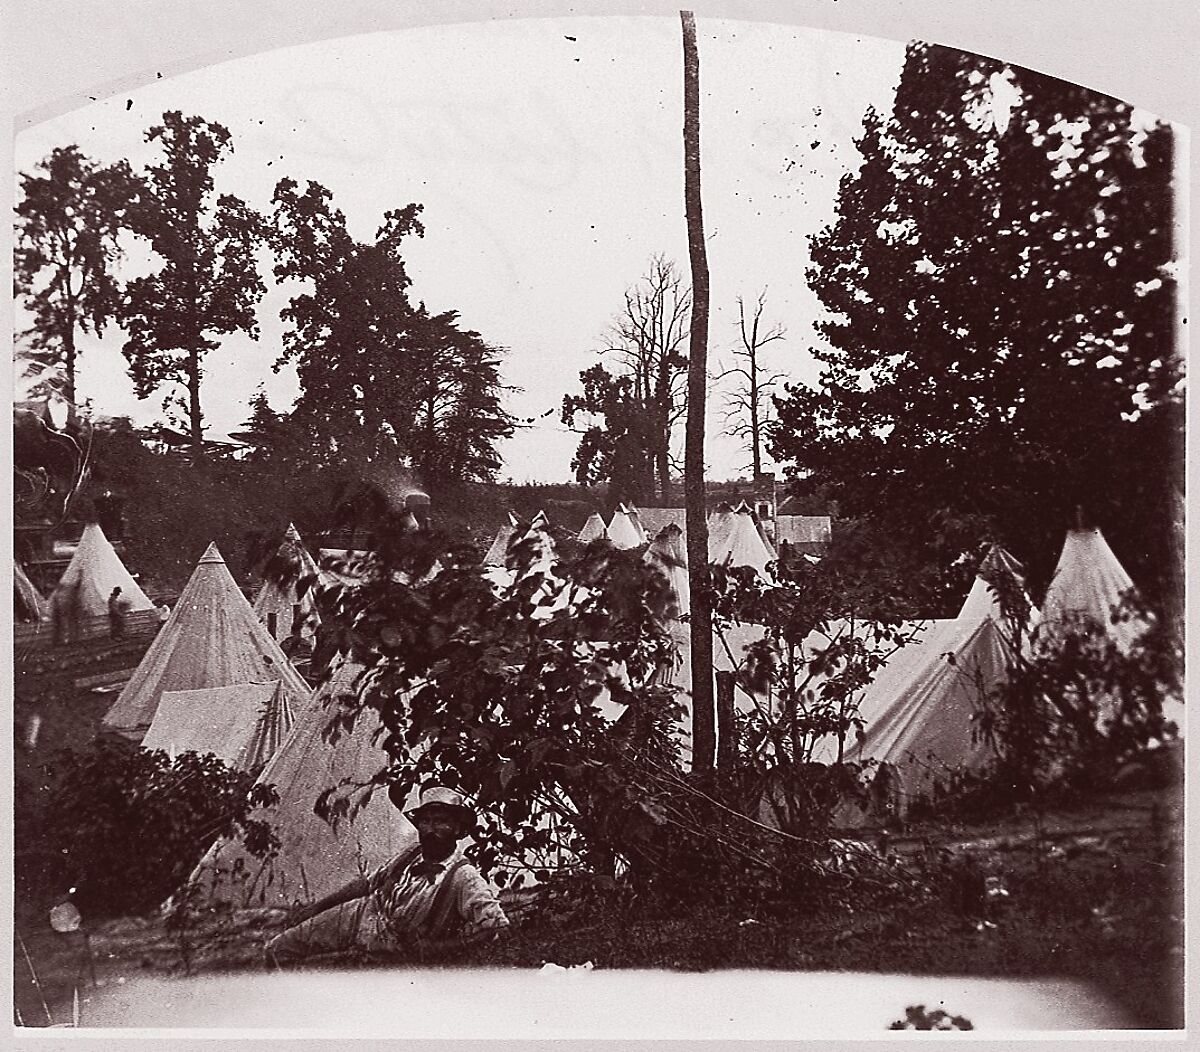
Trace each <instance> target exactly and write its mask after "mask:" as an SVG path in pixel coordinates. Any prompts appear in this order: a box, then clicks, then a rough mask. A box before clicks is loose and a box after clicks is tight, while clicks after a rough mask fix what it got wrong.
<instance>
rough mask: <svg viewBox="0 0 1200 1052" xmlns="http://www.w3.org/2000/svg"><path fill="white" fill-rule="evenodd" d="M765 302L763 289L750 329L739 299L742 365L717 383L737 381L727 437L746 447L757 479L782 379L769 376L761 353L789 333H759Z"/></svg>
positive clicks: (773, 329)
mask: <svg viewBox="0 0 1200 1052" xmlns="http://www.w3.org/2000/svg"><path fill="white" fill-rule="evenodd" d="M766 300H767V292H766V290H765V289H764V290H763V291H762V292H760V293H759V294H758V300H757V302H756V303H755V305H754V316H753V317H752V318H751V319H750V322H749V327H747V322H746V304H745V301H744V300H743V299H742V297H741V296H739V297H738V299H737V305H738V335H739V336H740V337H741V341H742V345H741V347H740V348H735V349H734V351H733V357H734V359H735V361H737V362H739V363H740V364H737V365H734V366H731V367H730V368H728V369H726V370H724V371H723V372H722V373H721V374H720V375H719V376H718V377H717V379H718V380H721V379H723V378H724V377H726V376H734V377H737V378H738V381H739V382H738V385H737V387H736V388H735V389H734V390H733V391H732V392H731V393H730V394H729V395H728V396H727V398H726V405H725V420H726V423H727V425H728V427H727V430H726V434H729V435H732V436H733V437H735V438H740V439H742V440H743V441H744V442H745V443H746V448H747V449H748V450H749V453H750V464H751V467H752V469H753V471H754V477H755V478H758V476H759V475H761V474H762V448H763V440H764V438H765V437H766V425H767V420H768V413H769V412H770V405H769V403H768V402H767V395H768V394H770V392H771V389H772V388H773V387H774V386H775V384H776V383H777V382H778V381H780V380H781V379H783V374H782V373H767V372H766V371H765V370H764V369H763V367H762V359H761V356H760V354H759V352H760V351H761V350H762V348H763V347H765V346H766V345H767V344H768V343H774V342H775V341H776V340H782V339H783V338H784V337H785V336H786V335H787V330H786V329H784V327H783V326H782V325H778V324H776V325H772V326H770V327H769V328H766V329H762V330H761V331H760V326H761V324H762V314H763V309H764V307H765V305H766Z"/></svg>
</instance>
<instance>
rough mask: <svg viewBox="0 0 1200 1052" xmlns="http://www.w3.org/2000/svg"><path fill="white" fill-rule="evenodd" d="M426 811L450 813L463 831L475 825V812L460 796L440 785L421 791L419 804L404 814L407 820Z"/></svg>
mask: <svg viewBox="0 0 1200 1052" xmlns="http://www.w3.org/2000/svg"><path fill="white" fill-rule="evenodd" d="M426 809H433V810H446V811H450V812H452V813H453V814H454V815H455V816H456V817H457V818H458V819H459V821H460V822H461V823H462V825H463V828H465V829H470V828H471V827H472V826H473V825H474V824H475V812H473V811H472V810H471V809H470V808H469V807H468V806H467V804H466V801H465V800H464V799H463V796H462V794H461V793H456V792H455V791H454V790H453V789H447V788H446V787H445V786H442V785H430V786H427V787H426V788H424V789H422V790H421V802H420V803H419V804H418V805H417V806H416V807H414V808H412V810H410V811H406V812H405V814H406V815H408V817H409V818H415V817H416V816H417V815H419V814H420V813H421V812H422V811H425V810H426Z"/></svg>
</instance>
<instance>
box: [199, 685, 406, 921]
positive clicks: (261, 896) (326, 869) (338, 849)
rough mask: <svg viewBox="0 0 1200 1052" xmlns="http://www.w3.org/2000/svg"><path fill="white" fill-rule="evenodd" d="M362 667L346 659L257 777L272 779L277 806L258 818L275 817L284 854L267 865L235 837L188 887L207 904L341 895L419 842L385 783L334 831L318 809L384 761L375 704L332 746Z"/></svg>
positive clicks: (212, 853)
mask: <svg viewBox="0 0 1200 1052" xmlns="http://www.w3.org/2000/svg"><path fill="white" fill-rule="evenodd" d="M360 672H361V668H360V667H359V666H357V665H354V664H352V663H350V662H345V663H343V664H341V665H340V666H339V667H338V668H337V669H336V670H335V671H334V672H333V673H332V675H331V676H330V678H329V680H328V681H327V682H326V683H325V684H323V685H322V686H321V687H320V689H319V690H318V691H317V694H316V697H315V698H314V700H313V702H312V704H311V705H310V706H309V707H308V708H307V709H306V710H305V711H304V712H303V713H301V714H300V716H299V717H298V718H297V721H296V724H295V726H294V727H293V728H292V733H291V734H290V735H289V736H288V738H287V740H286V741H285V742H284V743H283V745H282V746H281V747H280V748H279V750H278V751H277V752H276V754H275V756H274V758H273V759H272V760H271V762H270V763H268V764H267V766H266V767H265V768H263V770H262V773H261V774H260V775H259V776H258V783H259V784H260V785H273V786H274V787H275V790H276V792H277V793H278V794H279V803H278V804H276V805H275V806H273V807H270V808H259V809H258V810H256V811H255V813H254V814H253V815H252V817H253V818H255V819H258V820H262V821H265V822H268V823H269V824H270V825H271V826H272V828H273V831H274V833H275V835H276V836H277V837H278V838H279V842H280V844H279V850H278V853H277V854H276V855H275V857H274V858H272V859H271V860H270V861H268V862H266V863H265V864H264V862H263V861H261V860H260V859H257V858H255V857H254V856H252V855H251V854H250V853H249V852H247V851H246V849H245V848H244V847H243V846H242V844H241V843H240V842H239V841H237V840H221V841H218V842H217V843H216V844H214V845H213V846H212V848H210V849H209V851H208V853H207V854H206V855H205V856H204V858H203V859H202V860H201V862H200V864H199V865H198V866H197V867H196V869H195V871H194V872H193V873H192V875H191V877H190V878H189V881H188V883H189V884H190V885H191V886H192V887H193V888H194V889H195V892H196V894H197V897H198V899H199V901H200V902H202V903H204V902H207V903H209V904H217V903H229V904H232V905H234V906H290V905H291V904H292V903H295V902H311V901H312V900H314V899H317V898H320V897H321V896H324V895H328V894H329V893H330V892H332V891H336V890H337V889H338V888H340V887H342V886H343V885H345V884H346V883H348V882H349V881H351V880H353V879H354V878H355V877H356V876H358V875H359V874H360V873H369V872H371V871H372V870H374V869H376V868H377V867H378V866H381V865H383V863H385V862H387V861H389V860H391V859H393V858H395V857H396V855H398V854H399V853H400V852H401V851H403V850H405V849H407V848H408V847H409V845H411V844H412V842H413V840H414V838H415V836H416V830H415V829H414V828H413V826H412V824H411V823H410V822H409V821H408V820H407V819H406V818H404V817H403V816H402V815H401V814H399V813H398V812H397V810H396V809H395V808H394V807H393V806H392V805H391V802H390V801H389V800H388V795H387V793H386V792H385V791H383V790H382V789H378V790H376V791H375V792H374V793H373V794H372V795H371V798H370V800H369V802H368V803H367V804H366V806H364V807H363V808H362V810H361V811H359V813H358V814H357V815H356V816H355V817H354V819H353V820H350V819H349V818H343V819H341V820H340V821H339V822H338V824H337V826H336V827H334V826H332V825H330V824H329V823H328V822H326V821H325V820H324V819H322V818H321V817H319V816H318V815H317V814H315V813H314V811H313V807H314V805H315V804H316V802H317V799H318V797H320V795H321V794H322V793H323V792H324V791H325V790H326V789H330V788H332V787H335V786H339V785H341V784H342V783H343V781H348V782H349V783H359V784H364V783H366V782H368V781H370V779H371V778H373V777H374V775H376V774H377V773H378V772H379V771H381V770H382V769H383V768H384V767H386V766H387V762H388V757H387V754H386V753H385V752H384V751H383V749H382V748H381V747H380V744H379V741H380V739H379V732H380V724H379V719H378V716H377V714H376V713H375V712H374V711H373V710H367V711H365V712H363V713H362V714H361V715H360V716H359V717H358V719H356V720H355V724H354V728H353V730H351V731H350V732H349V733H348V734H347V733H343V734H342V735H341V737H339V738H337V740H336V741H334V742H333V743H330V742H328V741H326V739H325V736H324V734H325V731H326V728H327V727H328V726H329V724H330V721H331V719H332V717H333V716H334V715H335V714H336V712H337V709H338V704H339V703H338V699H339V698H340V697H342V696H344V695H348V694H353V693H354V690H355V679H356V677H357V676H358V675H359V673H360Z"/></svg>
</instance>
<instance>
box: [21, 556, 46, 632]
mask: <svg viewBox="0 0 1200 1052" xmlns="http://www.w3.org/2000/svg"><path fill="white" fill-rule="evenodd" d="M49 616H50V605H49V604H48V603H47V602H46V599H45V597H44V596H43V595H42V593H41V592H39V591H38V590H37V588H36V587H34V584H33V582H32V581H31V580H30V579H29V578H28V577H27V576H26V574H25V571H24V570H22V569H21V564H20V563H18V562H14V563H13V617H14V618H15V619H16V620H17V621H45V620H46V619H47V618H48V617H49Z"/></svg>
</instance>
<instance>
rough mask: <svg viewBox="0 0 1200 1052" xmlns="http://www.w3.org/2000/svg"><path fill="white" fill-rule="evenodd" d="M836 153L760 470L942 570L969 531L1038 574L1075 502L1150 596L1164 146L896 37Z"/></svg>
mask: <svg viewBox="0 0 1200 1052" xmlns="http://www.w3.org/2000/svg"><path fill="white" fill-rule="evenodd" d="M858 148H859V152H860V153H861V154H862V157H863V163H862V165H861V167H860V168H859V169H858V170H857V171H856V172H855V173H854V174H849V175H847V176H846V177H845V178H844V179H843V181H842V185H841V189H840V192H839V202H838V216H837V219H836V220H835V222H834V223H833V224H832V225H831V226H830V227H829V228H827V229H826V230H825V231H823V232H822V233H820V234H819V235H817V236H816V237H814V238H813V240H812V244H811V258H812V261H813V265H812V267H811V268H810V270H809V272H808V277H809V281H810V282H811V284H812V286H813V288H814V290H815V291H816V293H817V295H818V296H819V297H820V298H821V300H822V301H823V303H824V304H825V306H826V308H827V310H828V312H829V313H828V316H827V317H826V318H825V319H824V320H822V321H821V322H820V323H819V324H818V330H819V332H820V333H821V335H822V336H823V337H824V340H825V343H824V345H819V346H817V347H815V348H814V354H815V356H816V357H817V359H818V361H819V362H820V363H821V365H822V373H821V379H820V384H819V386H818V388H817V389H815V390H810V389H805V388H802V387H798V386H793V387H791V388H789V389H788V393H787V395H786V396H785V397H783V398H780V399H777V406H778V411H779V423H778V424H777V426H776V427H775V428H774V430H773V436H772V447H771V448H772V452H773V454H774V455H775V456H776V458H777V459H779V460H781V461H789V462H791V464H792V466H793V468H792V470H793V471H794V472H795V473H796V474H797V475H799V476H802V477H805V478H807V480H808V481H809V482H810V483H811V484H814V485H823V484H827V485H829V486H830V487H831V490H832V495H833V496H834V497H835V498H836V499H837V500H838V501H839V504H840V506H841V509H842V511H843V513H844V514H847V515H851V516H863V515H878V516H882V517H885V518H886V521H887V523H888V525H889V530H890V532H891V533H892V535H893V536H894V538H895V541H896V543H902V544H909V545H912V546H914V547H915V548H917V549H919V550H921V551H923V552H924V553H925V554H926V556H927V557H929V558H932V559H935V560H938V561H940V562H941V563H942V565H946V564H948V563H949V562H950V561H952V559H953V558H954V557H955V556H957V555H959V554H960V553H962V552H963V551H965V550H968V549H969V548H971V547H973V545H974V544H975V543H977V542H978V540H979V539H980V537H981V535H984V534H990V535H992V536H993V537H995V538H996V539H999V540H1001V541H1003V542H1004V543H1005V544H1006V545H1007V546H1009V547H1011V548H1012V549H1013V550H1015V551H1017V552H1018V554H1020V555H1021V556H1022V557H1023V560H1024V561H1025V562H1026V563H1027V565H1029V566H1030V568H1031V576H1033V577H1034V578H1040V579H1041V580H1043V581H1044V580H1045V579H1046V578H1047V577H1048V576H1049V572H1050V568H1051V567H1052V566H1053V560H1054V558H1055V556H1056V554H1057V550H1058V547H1059V546H1060V544H1061V539H1062V530H1063V528H1064V527H1065V526H1066V525H1067V524H1068V523H1069V522H1071V521H1072V520H1073V518H1074V509H1075V507H1076V506H1077V505H1080V504H1082V505H1085V506H1086V507H1087V509H1088V510H1089V512H1090V517H1091V518H1093V519H1095V520H1097V521H1098V522H1100V523H1101V524H1102V525H1103V526H1104V528H1105V530H1106V532H1107V533H1109V534H1110V535H1111V536H1112V538H1113V543H1114V546H1115V547H1116V548H1117V549H1118V551H1119V552H1121V553H1122V555H1123V557H1125V558H1127V559H1128V560H1129V564H1130V565H1131V566H1132V567H1133V568H1134V571H1135V574H1136V575H1137V576H1138V578H1139V579H1140V580H1141V582H1142V583H1143V586H1144V587H1148V588H1150V589H1152V590H1156V589H1155V585H1156V584H1157V582H1156V580H1155V579H1156V578H1157V577H1159V576H1160V575H1161V564H1160V565H1159V566H1157V567H1156V565H1155V556H1154V555H1153V554H1151V553H1152V552H1153V551H1163V552H1165V551H1166V550H1167V549H1168V545H1167V544H1166V542H1165V536H1166V533H1167V532H1168V531H1169V529H1170V521H1171V516H1170V513H1169V510H1168V509H1169V506H1170V495H1171V493H1172V491H1173V489H1174V487H1175V486H1176V485H1177V484H1178V480H1179V478H1180V476H1179V467H1180V465H1179V456H1178V452H1179V450H1180V449H1181V448H1182V447H1181V436H1182V391H1181V384H1180V377H1181V365H1180V362H1179V359H1178V356H1177V354H1176V350H1175V348H1174V345H1173V324H1174V300H1175V295H1176V292H1175V277H1174V270H1173V267H1174V264H1173V247H1172V230H1171V222H1172V207H1171V193H1172V188H1171V168H1172V161H1171V154H1172V133H1171V131H1170V129H1169V128H1168V127H1166V126H1164V125H1161V124H1152V125H1150V126H1148V127H1142V126H1141V125H1139V123H1138V120H1137V117H1136V115H1135V113H1134V111H1133V109H1132V107H1130V106H1129V105H1128V104H1126V103H1123V102H1119V101H1118V100H1115V99H1111V98H1108V97H1105V96H1101V95H1097V94H1095V93H1094V92H1091V91H1088V90H1087V89H1084V88H1080V87H1077V86H1074V85H1070V84H1065V83H1062V82H1060V81H1056V80H1053V79H1051V78H1047V77H1043V76H1040V75H1038V74H1034V73H1031V72H1030V71H1028V70H1023V69H1017V68H1013V67H1007V66H1004V65H1002V64H1000V63H998V62H995V61H993V60H990V59H985V58H980V57H978V56H974V55H967V54H964V53H961V52H956V51H951V50H949V49H945V48H939V47H934V46H931V45H926V44H914V45H911V46H910V48H909V52H908V57H907V61H906V64H905V69H904V73H903V75H902V77H901V82H900V85H899V87H898V89H897V96H896V102H895V106H894V109H893V113H892V116H891V117H890V119H888V120H886V121H885V120H883V119H881V118H880V117H878V116H877V115H875V114H873V113H871V114H868V116H867V120H866V122H865V125H864V132H863V136H862V138H861V139H860V140H859V143H858ZM1151 464H1153V465H1155V466H1156V467H1155V468H1154V469H1153V470H1147V465H1151ZM1160 537H1161V538H1164V541H1163V543H1162V544H1159V543H1157V542H1155V543H1148V541H1149V538H1160Z"/></svg>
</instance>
